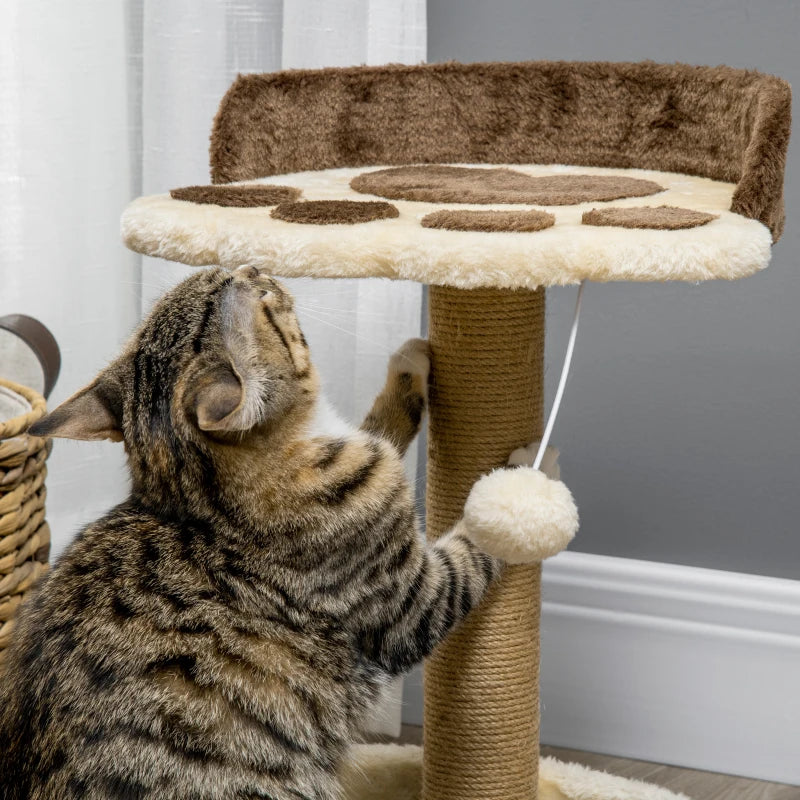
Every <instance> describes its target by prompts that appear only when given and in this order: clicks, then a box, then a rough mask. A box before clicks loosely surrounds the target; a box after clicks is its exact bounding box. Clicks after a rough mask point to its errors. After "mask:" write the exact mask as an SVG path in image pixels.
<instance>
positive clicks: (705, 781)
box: [400, 725, 800, 800]
mask: <svg viewBox="0 0 800 800" xmlns="http://www.w3.org/2000/svg"><path fill="white" fill-rule="evenodd" d="M400 740H401V741H403V742H408V743H410V744H422V728H417V727H414V726H412V725H404V726H403V733H402V734H401V736H400ZM542 755H544V756H555V757H556V758H558V759H560V760H561V761H576V762H577V763H578V764H585V765H586V766H587V767H591V768H592V769H601V770H605V771H606V772H610V773H612V774H614V775H620V776H622V777H624V778H636V779H637V780H641V781H648V782H649V783H655V784H657V785H659V786H664V787H665V788H667V789H671V790H672V791H673V792H683V793H684V794H686V795H688V796H689V797H690V798H692V800H800V786H787V785H786V784H783V783H768V782H767V781H754V780H750V779H749V778H736V777H732V776H731V775H720V774H718V773H716V772H702V771H700V770H696V769H683V768H682V767H668V766H664V765H663V764H652V763H651V762H649V761H634V760H632V759H630V758H618V757H617V756H604V755H600V754H599V753H584V752H581V751H579V750H566V749H564V748H561V747H542Z"/></svg>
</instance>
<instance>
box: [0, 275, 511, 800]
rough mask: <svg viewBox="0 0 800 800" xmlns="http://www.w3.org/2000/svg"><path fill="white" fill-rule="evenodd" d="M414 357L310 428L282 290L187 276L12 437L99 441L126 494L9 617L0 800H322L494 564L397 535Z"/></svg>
mask: <svg viewBox="0 0 800 800" xmlns="http://www.w3.org/2000/svg"><path fill="white" fill-rule="evenodd" d="M428 364H429V360H428V349H427V343H425V342H424V341H422V340H412V341H410V342H408V343H406V344H405V345H404V346H403V347H402V348H401V349H400V350H399V351H398V352H397V353H396V354H395V355H394V356H392V357H391V359H390V362H389V368H388V377H387V380H386V384H385V386H384V388H383V389H382V391H381V392H380V394H379V395H378V397H377V399H376V400H375V402H374V405H373V407H372V410H371V411H370V412H369V414H368V415H367V417H366V419H365V420H364V422H363V424H362V425H361V426H360V428H358V429H355V428H348V427H345V426H343V425H341V424H333V425H332V424H331V422H330V420H326V405H325V403H324V401H323V399H322V397H321V395H320V392H319V380H318V377H317V372H316V371H315V369H314V367H313V365H312V363H311V361H310V358H309V349H308V346H307V343H306V340H305V338H304V337H303V334H302V332H301V330H300V327H299V325H298V321H297V318H296V316H295V313H294V310H293V300H292V297H291V295H290V294H289V292H288V291H287V290H286V288H284V287H283V286H282V285H281V284H280V283H279V282H277V281H276V280H274V279H272V278H270V277H267V276H265V275H262V274H260V273H259V272H258V271H257V270H255V269H253V268H250V267H242V268H240V269H238V270H236V271H234V272H228V271H225V270H222V269H219V268H215V269H210V270H204V271H198V272H196V273H194V274H192V275H191V276H190V277H189V278H188V279H186V280H185V281H184V282H183V283H181V284H180V285H179V286H177V287H176V288H175V289H174V290H172V291H171V292H169V293H168V294H166V295H165V296H164V297H163V298H162V299H161V300H160V301H159V302H158V303H157V305H156V306H155V308H154V309H153V311H152V312H151V314H150V315H149V317H148V318H147V319H146V320H145V321H144V322H143V323H142V325H141V327H140V328H139V330H138V331H137V332H136V333H135V334H134V335H133V337H132V338H131V340H130V342H129V343H128V344H127V345H126V347H125V348H124V349H123V352H122V354H121V355H120V356H119V357H118V358H117V359H116V360H115V361H113V362H112V363H111V364H110V365H109V366H108V367H107V368H106V369H104V370H103V371H102V372H101V373H100V374H99V375H98V376H97V378H96V379H95V380H94V381H93V382H92V383H90V384H89V385H88V386H87V387H86V388H85V389H83V390H82V391H80V392H78V393H77V394H75V395H73V397H71V398H70V399H69V400H67V401H66V402H65V403H63V404H62V405H61V406H59V407H58V408H57V409H55V410H54V411H53V412H52V413H50V414H49V415H48V416H47V417H45V418H44V419H43V420H41V421H39V422H38V423H36V425H35V426H34V429H33V431H32V432H33V433H34V434H36V435H46V436H65V437H71V438H76V439H103V438H106V439H111V440H114V441H123V442H124V446H125V450H126V452H127V457H128V462H129V467H130V474H131V487H132V488H131V493H130V496H129V497H128V499H127V500H126V501H125V502H123V503H122V504H121V505H119V506H117V507H116V508H114V509H112V510H111V511H109V512H108V513H107V514H106V515H105V516H103V517H102V518H100V519H99V520H97V521H96V522H93V523H91V524H90V525H88V526H87V527H86V528H85V529H84V530H82V531H81V532H80V533H79V534H78V536H77V538H76V539H75V541H74V542H73V543H72V544H71V545H70V546H69V548H68V549H67V550H66V551H65V552H64V554H63V555H62V557H61V558H60V559H59V560H58V563H57V564H56V566H55V568H54V569H53V570H52V573H51V574H50V575H49V577H47V578H46V579H45V580H44V581H43V582H42V584H41V586H40V587H39V588H38V589H37V591H36V592H35V594H34V596H33V598H32V599H31V600H30V601H29V602H27V603H26V604H25V605H24V606H23V609H22V610H21V613H20V615H19V619H18V627H17V629H16V633H15V637H14V640H13V642H12V644H11V646H10V648H9V650H8V651H7V660H6V666H5V671H4V674H3V676H2V681H0V787H2V788H1V790H0V796H1V797H2V798H5V800H22V798H26V799H27V798H30V800H51V799H52V800H54V799H55V798H58V800H67V799H68V798H83V799H84V800H100V799H101V798H102V799H103V800H110V799H111V798H120V799H121V798H126V800H133V799H134V798H135V799H136V800H149V799H150V798H159V800H172V799H174V800H177V799H178V798H181V800H185V798H193V799H195V800H204V799H205V798H208V800H211V798H215V799H218V800H228V799H229V798H230V799H231V800H232V799H233V798H239V799H247V798H272V800H332V799H333V798H335V797H337V779H336V773H337V767H338V765H339V764H340V762H341V759H342V758H343V756H344V754H345V752H346V749H347V747H348V744H349V743H350V742H352V741H353V740H354V738H356V737H357V736H358V732H359V730H360V727H361V725H362V722H363V720H364V718H365V715H366V714H367V713H368V712H369V710H370V708H371V707H372V706H373V705H374V703H375V702H376V699H377V698H378V696H379V694H380V691H381V688H382V686H383V685H384V684H385V683H386V681H387V679H388V678H389V677H390V676H394V675H398V674H400V673H403V672H405V671H407V670H408V669H410V668H411V667H412V666H413V665H415V664H417V663H418V662H419V661H421V660H422V659H423V658H425V657H426V656H427V655H428V654H430V653H431V651H432V650H433V648H434V647H435V646H436V645H437V643H438V642H440V641H441V640H442V639H443V637H444V636H445V635H446V634H447V633H448V631H449V630H450V629H451V628H452V627H453V626H454V625H456V624H457V623H458V622H459V621H460V620H461V619H463V618H464V617H465V616H466V615H467V614H468V613H469V612H470V610H471V609H472V608H473V607H474V606H475V605H476V604H477V603H478V602H479V601H480V600H481V598H482V597H483V596H484V594H485V592H486V591H487V588H488V587H489V586H490V584H491V583H492V581H493V580H494V579H495V578H496V577H497V576H498V574H499V572H500V570H501V564H500V562H499V561H497V560H496V559H494V558H492V557H490V556H489V555H486V554H485V553H482V552H480V551H479V550H478V549H477V548H476V547H475V545H473V544H472V543H471V542H470V540H469V539H468V537H467V536H466V533H465V531H464V528H463V525H462V524H461V523H459V524H456V526H455V527H454V528H453V530H452V531H450V532H449V533H448V534H447V535H445V536H444V537H442V538H441V539H439V540H438V541H437V542H436V543H435V544H427V545H426V544H425V543H424V541H423V540H422V539H421V538H420V536H419V533H418V527H417V521H416V518H415V513H414V506H413V497H412V492H411V489H410V487H409V485H408V483H407V481H406V478H405V476H404V470H403V465H402V461H401V456H402V454H403V453H404V452H405V450H406V448H407V447H408V445H409V443H410V442H411V441H412V439H413V437H414V436H415V435H416V433H417V431H418V429H419V426H420V421H421V419H422V416H423V413H424V411H425V406H426V402H427V376H428Z"/></svg>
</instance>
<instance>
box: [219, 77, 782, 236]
mask: <svg viewBox="0 0 800 800" xmlns="http://www.w3.org/2000/svg"><path fill="white" fill-rule="evenodd" d="M790 126H791V93H790V89H789V85H788V84H787V83H785V82H784V81H782V80H779V79H778V78H774V77H772V76H769V75H763V74H760V73H758V72H752V71H745V70H736V69H730V68H728V67H693V66H688V65H685V64H654V63H652V62H643V63H603V62H561V61H539V62H524V63H516V64H513V63H490V64H457V63H449V64H428V65H422V66H400V65H395V66H381V67H351V68H346V69H341V68H332V69H323V70H292V71H287V72H277V73H272V74H265V75H240V76H239V78H238V79H237V80H236V81H235V83H234V84H233V85H232V86H231V88H230V89H229V90H228V93H227V94H226V95H225V98H224V99H223V101H222V103H221V105H220V108H219V112H218V113H217V117H216V120H215V122H214V129H213V132H212V136H211V174H212V180H213V182H214V183H224V182H227V181H241V180H248V179H252V178H260V177H264V176H267V175H278V174H281V173H286V172H299V171H304V170H322V169H330V168H334V167H356V166H374V165H377V164H421V163H437V162H439V163H445V164H447V163H450V164H452V163H482V164H511V165H513V164H526V163H528V164H580V165H584V166H596V167H637V168H640V169H649V170H660V171H662V172H682V173H686V174H688V175H698V176H703V177H706V178H713V179H714V180H719V181H726V182H733V183H736V184H737V186H736V190H735V192H734V193H733V198H732V202H731V205H730V206H729V208H730V210H731V211H734V212H736V213H738V214H741V215H743V216H745V217H752V218H753V219H757V220H760V221H761V222H763V223H764V224H765V225H766V226H767V227H768V228H769V229H770V231H771V232H772V234H773V236H774V238H775V239H777V238H778V236H779V235H780V233H781V230H782V228H783V221H784V211H783V173H784V165H785V161H786V149H787V145H788V141H789V130H790Z"/></svg>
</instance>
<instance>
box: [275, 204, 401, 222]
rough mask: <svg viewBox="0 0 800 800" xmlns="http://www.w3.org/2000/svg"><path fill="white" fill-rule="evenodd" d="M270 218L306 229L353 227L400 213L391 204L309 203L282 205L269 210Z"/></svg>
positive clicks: (394, 216) (390, 217)
mask: <svg viewBox="0 0 800 800" xmlns="http://www.w3.org/2000/svg"><path fill="white" fill-rule="evenodd" d="M270 216H271V217H272V218H273V219H282V220H284V221H285V222H295V223H300V224H305V225H355V224H357V223H359V222H372V221H373V220H376V219H394V218H396V217H398V216H400V212H399V211H398V210H397V208H395V206H393V205H392V204H391V203H382V202H379V201H378V202H376V201H374V200H369V201H366V202H365V201H363V200H362V201H358V200H309V201H306V202H303V203H282V204H281V205H279V206H277V207H276V208H273V209H272V213H271V214H270Z"/></svg>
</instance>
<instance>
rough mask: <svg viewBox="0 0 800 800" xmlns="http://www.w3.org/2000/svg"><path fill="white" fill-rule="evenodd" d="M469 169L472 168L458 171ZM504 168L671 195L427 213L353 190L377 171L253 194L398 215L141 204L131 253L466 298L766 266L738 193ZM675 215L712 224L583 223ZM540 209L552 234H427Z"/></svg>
mask: <svg viewBox="0 0 800 800" xmlns="http://www.w3.org/2000/svg"><path fill="white" fill-rule="evenodd" d="M460 166H463V167H470V165H460ZM490 167H503V168H508V169H511V170H514V171H515V172H517V173H523V174H525V175H529V176H534V177H538V176H568V175H581V176H616V177H629V178H637V179H641V180H647V181H654V182H655V183H657V184H659V185H660V186H661V187H663V189H664V191H659V192H657V193H653V194H649V195H647V196H638V197H624V198H621V199H615V200H608V201H600V202H598V201H592V202H584V203H579V204H575V205H552V206H548V205H535V204H531V203H513V204H508V203H455V202H435V203H434V202H419V201H412V200H402V199H391V198H388V199H387V198H385V197H381V196H378V195H373V194H364V193H360V192H356V191H354V190H353V189H352V188H351V187H350V181H351V180H352V179H353V178H355V177H357V176H359V175H364V174H366V173H371V172H375V171H377V170H381V169H386V167H381V166H371V167H357V168H345V169H331V170H323V171H315V172H300V173H294V174H287V175H276V176H272V177H269V178H262V179H259V180H256V181H247V182H243V183H241V184H228V185H229V186H240V185H241V186H246V185H248V186H249V185H254V184H255V185H270V184H271V185H279V186H289V187H295V188H297V189H299V190H301V192H302V195H301V196H300V198H299V202H302V201H310V200H351V201H360V202H364V201H383V202H388V203H391V205H392V206H394V207H395V208H396V209H397V212H398V215H397V216H396V217H394V218H389V219H377V220H372V221H369V222H360V223H354V224H348V223H345V224H339V223H337V224H324V225H320V224H306V223H297V222H288V221H284V220H282V219H276V218H274V217H273V216H271V212H272V210H273V208H274V206H273V207H271V206H260V207H255V208H238V207H227V206H218V205H209V204H201V203H195V202H189V201H186V200H175V199H173V198H172V197H171V196H170V195H169V194H164V195H153V196H150V197H142V198H139V199H138V200H136V201H134V202H133V203H131V204H130V205H129V206H128V208H127V209H126V210H125V212H124V214H123V216H122V236H123V238H124V241H125V244H126V245H127V246H128V247H130V248H131V249H133V250H135V251H137V252H139V253H143V254H145V255H149V256H158V257H161V258H166V259H169V260H172V261H179V262H183V263H185V264H191V265H194V266H203V265H212V264H219V265H221V266H223V267H228V268H235V267H237V266H239V265H241V264H251V265H254V266H256V267H258V268H260V269H264V270H265V271H268V272H269V273H270V274H273V275H279V276H286V277H294V276H311V277H328V278H332V277H339V278H340V277H358V278H361V277H387V278H396V279H407V280H415V281H419V282H422V283H430V284H440V285H450V286H457V287H462V288H472V287H478V286H496V287H508V288H521V287H525V288H535V287H538V286H551V285H565V284H573V283H578V282H580V281H581V280H583V279H590V280H593V281H612V280H634V281H666V280H685V281H703V280H709V279H713V278H726V279H734V278H742V277H745V276H748V275H751V274H753V273H755V272H757V271H758V270H761V269H763V268H764V267H766V266H767V264H768V262H769V258H770V248H771V244H772V236H771V234H770V231H769V229H768V228H767V227H766V226H765V225H763V224H762V223H760V222H758V221H756V220H754V219H749V218H746V217H743V216H741V215H739V214H735V213H732V212H731V211H729V210H728V209H729V208H730V205H731V196H732V194H733V191H734V189H735V184H733V183H723V182H719V181H714V180H710V179H708V178H699V177H692V176H688V175H681V174H676V173H669V172H657V171H652V170H640V169H616V168H593V167H583V166H580V167H578V166H563V165H520V164H509V165H486V164H480V165H472V167H471V168H477V169H487V168H490ZM663 206H669V207H679V208H681V209H690V210H694V211H702V212H708V213H710V214H712V215H714V216H715V218H714V219H712V220H711V221H709V222H707V223H705V224H701V225H698V226H697V227H691V228H684V229H680V230H655V229H644V228H627V227H616V226H613V225H612V226H602V227H601V226H596V225H589V224H583V223H582V221H581V220H582V216H583V214H584V213H585V212H588V211H592V210H593V209H597V210H602V209H608V208H615V209H624V208H642V207H648V208H659V207H663ZM457 209H458V210H475V211H486V210H496V211H515V210H516V211H522V210H533V209H537V210H541V211H545V212H548V213H550V214H552V215H554V217H555V223H554V224H553V225H552V226H551V227H548V228H545V229H544V230H536V231H525V232H523V231H519V232H517V231H515V232H507V231H503V232H497V231H492V232H486V231H453V230H444V229H438V228H428V227H423V226H422V224H421V220H422V219H423V218H424V217H425V216H426V215H428V214H431V213H432V212H436V211H443V210H457Z"/></svg>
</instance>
